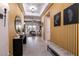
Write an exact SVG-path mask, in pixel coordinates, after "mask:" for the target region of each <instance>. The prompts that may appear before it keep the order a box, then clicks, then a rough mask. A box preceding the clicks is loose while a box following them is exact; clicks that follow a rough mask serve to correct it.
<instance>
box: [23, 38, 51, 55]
mask: <svg viewBox="0 0 79 59" xmlns="http://www.w3.org/2000/svg"><path fill="white" fill-rule="evenodd" d="M23 56H52V55H51V54H50V52H49V51H47V45H46V43H45V42H44V41H43V40H42V39H41V38H40V37H28V38H27V44H25V45H24V46H23Z"/></svg>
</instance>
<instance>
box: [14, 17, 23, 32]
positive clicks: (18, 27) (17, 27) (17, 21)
mask: <svg viewBox="0 0 79 59" xmlns="http://www.w3.org/2000/svg"><path fill="white" fill-rule="evenodd" d="M21 25H22V22H21V17H20V16H16V17H15V30H16V32H17V33H20V32H21V27H22V26H21Z"/></svg>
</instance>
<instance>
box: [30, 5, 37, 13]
mask: <svg viewBox="0 0 79 59" xmlns="http://www.w3.org/2000/svg"><path fill="white" fill-rule="evenodd" d="M29 9H30V10H31V11H32V12H34V11H36V10H37V7H36V6H34V5H33V6H31V7H30V8H29Z"/></svg>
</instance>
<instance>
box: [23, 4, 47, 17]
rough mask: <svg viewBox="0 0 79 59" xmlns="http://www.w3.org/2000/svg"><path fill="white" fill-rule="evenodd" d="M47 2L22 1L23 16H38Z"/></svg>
mask: <svg viewBox="0 0 79 59" xmlns="http://www.w3.org/2000/svg"><path fill="white" fill-rule="evenodd" d="M47 6H48V3H24V4H23V7H24V12H25V13H24V14H25V16H37V17H40V16H41V14H42V13H43V11H44V10H45V8H46V7H47Z"/></svg>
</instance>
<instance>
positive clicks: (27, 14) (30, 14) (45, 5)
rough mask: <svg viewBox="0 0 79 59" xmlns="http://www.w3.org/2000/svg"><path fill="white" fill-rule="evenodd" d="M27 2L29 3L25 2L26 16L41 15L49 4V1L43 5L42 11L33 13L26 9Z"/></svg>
mask: <svg viewBox="0 0 79 59" xmlns="http://www.w3.org/2000/svg"><path fill="white" fill-rule="evenodd" d="M26 4H27V3H23V7H24V12H25V13H24V14H25V16H41V14H42V13H43V11H44V10H45V8H46V7H47V6H48V3H46V4H44V5H43V6H42V9H40V10H41V11H40V13H31V12H27V11H26V10H27V9H26Z"/></svg>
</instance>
